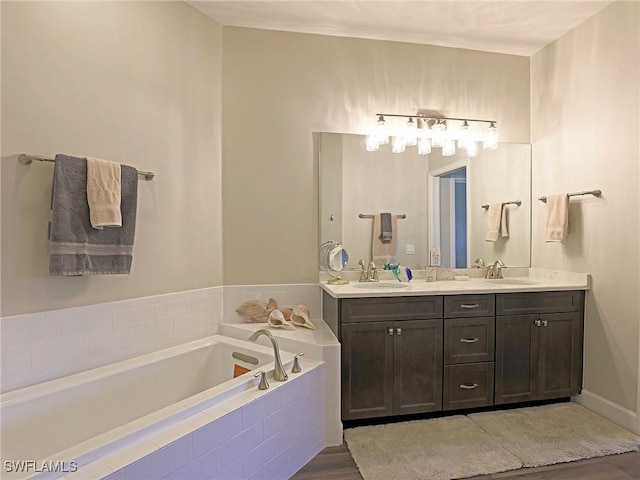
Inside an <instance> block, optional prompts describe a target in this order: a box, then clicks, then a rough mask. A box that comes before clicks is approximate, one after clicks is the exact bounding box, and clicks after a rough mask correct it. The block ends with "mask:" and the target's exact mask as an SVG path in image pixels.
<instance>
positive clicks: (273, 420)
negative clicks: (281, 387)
mask: <svg viewBox="0 0 640 480" xmlns="http://www.w3.org/2000/svg"><path fill="white" fill-rule="evenodd" d="M294 402H295V400H294ZM292 409H293V405H292V404H288V405H284V406H282V407H280V409H278V410H276V411H275V412H273V413H271V415H269V416H267V417H265V419H264V420H263V423H264V437H265V438H268V437H271V436H273V435H275V434H276V433H278V432H279V431H281V430H282V429H283V428H285V427H286V426H287V425H289V424H291V423H292V422H294V421H295V419H296V417H295V416H294V415H292V412H291V410H292Z"/></svg>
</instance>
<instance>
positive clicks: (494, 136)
mask: <svg viewBox="0 0 640 480" xmlns="http://www.w3.org/2000/svg"><path fill="white" fill-rule="evenodd" d="M482 148H484V149H486V150H495V149H496V148H498V129H497V128H496V122H491V124H490V125H489V129H488V130H487V133H486V135H485V137H484V142H483V144H482Z"/></svg>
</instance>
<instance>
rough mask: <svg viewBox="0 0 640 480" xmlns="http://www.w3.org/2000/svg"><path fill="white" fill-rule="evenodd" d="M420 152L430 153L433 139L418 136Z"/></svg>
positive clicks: (423, 153)
mask: <svg viewBox="0 0 640 480" xmlns="http://www.w3.org/2000/svg"><path fill="white" fill-rule="evenodd" d="M418 153H419V154H420V155H428V154H430V153H431V139H430V138H427V137H420V138H418Z"/></svg>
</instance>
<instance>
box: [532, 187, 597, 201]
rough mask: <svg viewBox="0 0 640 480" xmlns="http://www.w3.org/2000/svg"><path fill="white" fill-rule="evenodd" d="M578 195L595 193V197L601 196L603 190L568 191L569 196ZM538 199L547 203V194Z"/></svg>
mask: <svg viewBox="0 0 640 480" xmlns="http://www.w3.org/2000/svg"><path fill="white" fill-rule="evenodd" d="M578 195H593V196H594V197H599V196H600V195H602V190H585V191H583V192H573V193H567V197H575V196H578ZM538 200H540V201H541V202H545V203H546V201H547V196H546V195H545V196H543V197H538Z"/></svg>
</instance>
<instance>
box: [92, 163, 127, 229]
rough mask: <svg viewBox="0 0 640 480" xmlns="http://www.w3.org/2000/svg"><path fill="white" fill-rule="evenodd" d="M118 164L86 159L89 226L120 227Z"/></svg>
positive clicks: (99, 227)
mask: <svg viewBox="0 0 640 480" xmlns="http://www.w3.org/2000/svg"><path fill="white" fill-rule="evenodd" d="M121 195H122V193H121V169H120V164H119V163H116V162H110V161H107V160H101V159H99V158H93V157H87V201H88V202H89V217H90V220H91V226H92V227H93V228H95V229H96V230H102V228H103V227H122V213H121V211H120V200H121Z"/></svg>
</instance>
